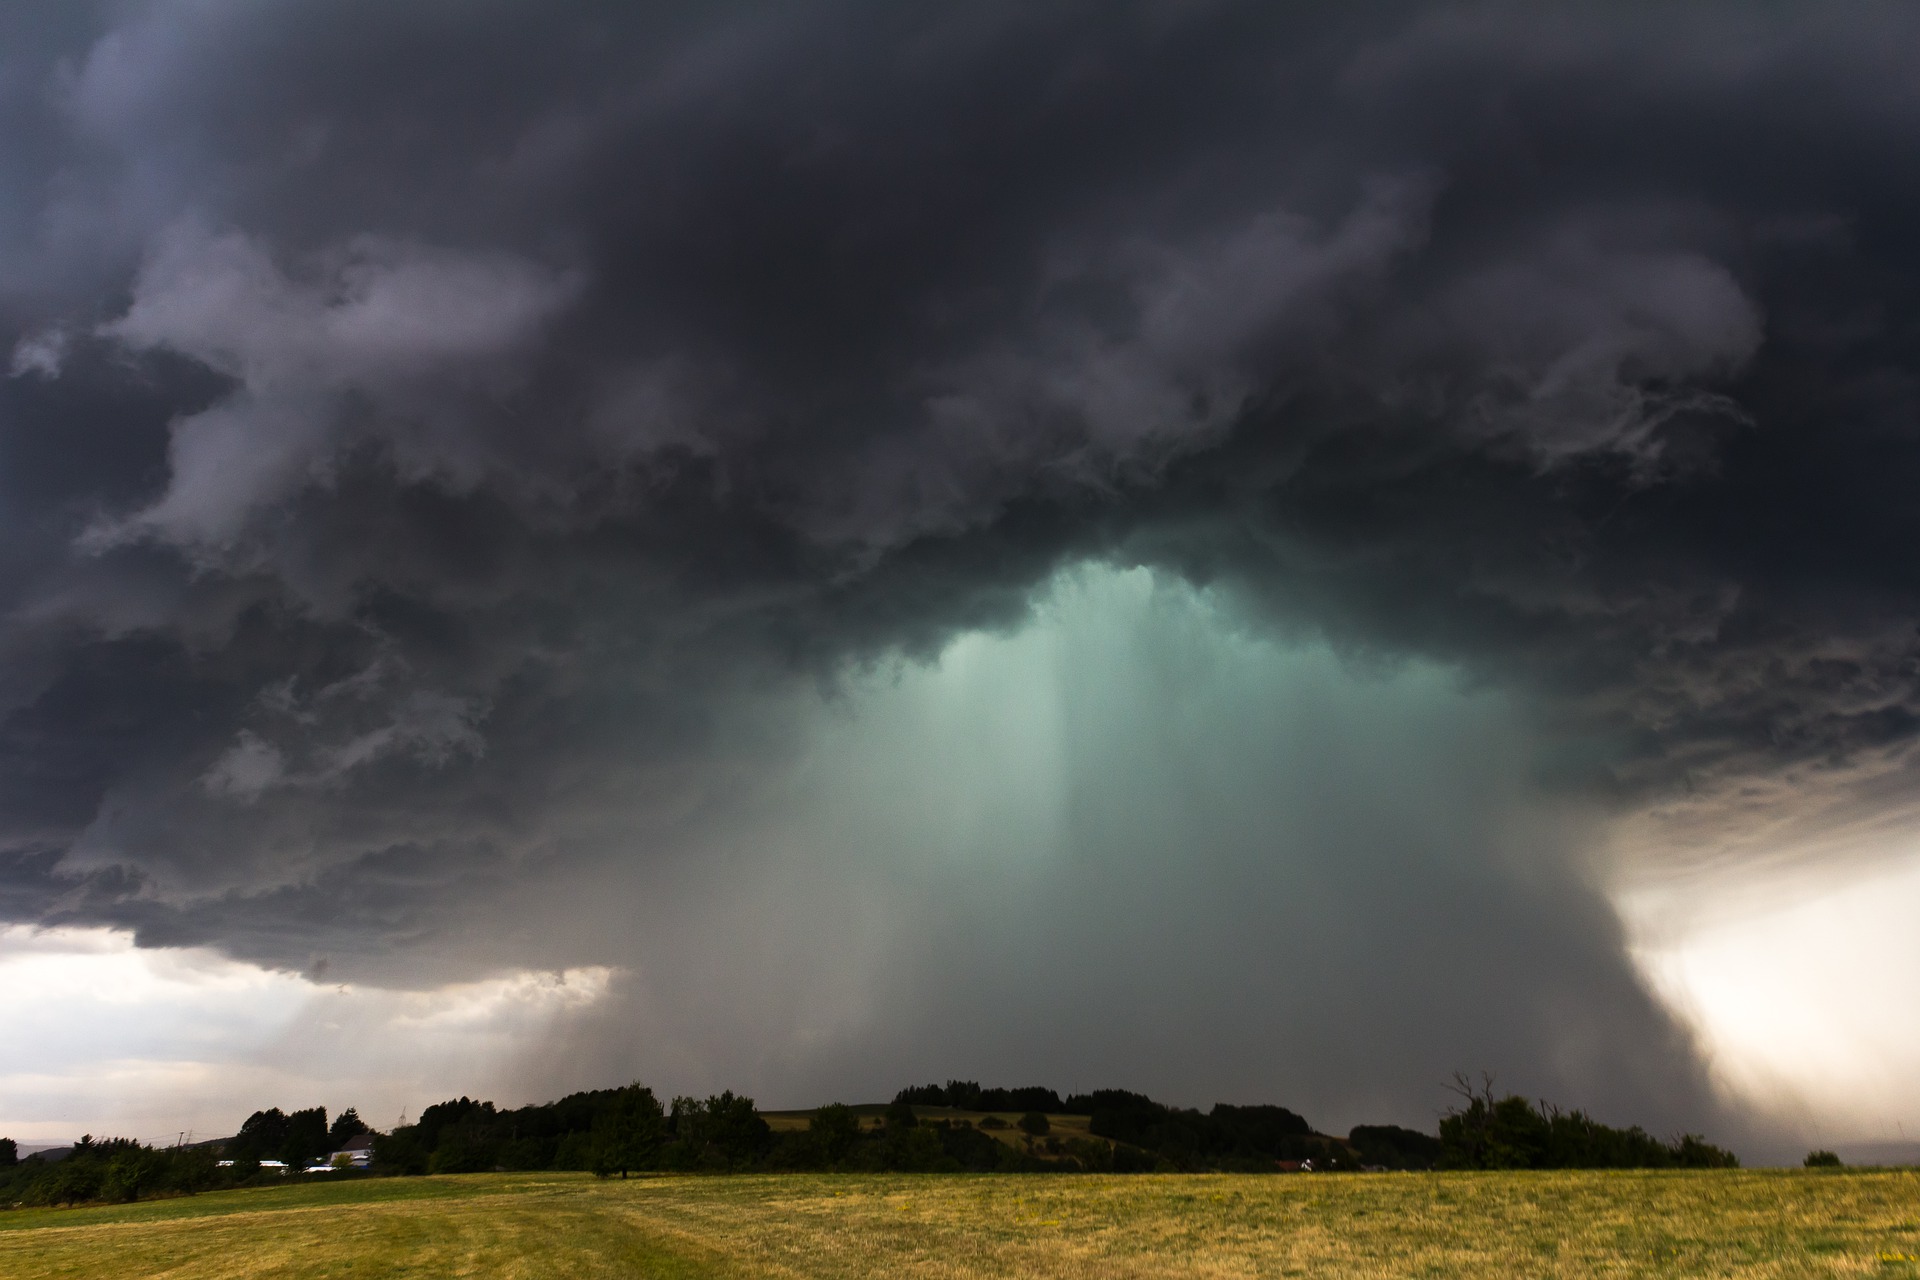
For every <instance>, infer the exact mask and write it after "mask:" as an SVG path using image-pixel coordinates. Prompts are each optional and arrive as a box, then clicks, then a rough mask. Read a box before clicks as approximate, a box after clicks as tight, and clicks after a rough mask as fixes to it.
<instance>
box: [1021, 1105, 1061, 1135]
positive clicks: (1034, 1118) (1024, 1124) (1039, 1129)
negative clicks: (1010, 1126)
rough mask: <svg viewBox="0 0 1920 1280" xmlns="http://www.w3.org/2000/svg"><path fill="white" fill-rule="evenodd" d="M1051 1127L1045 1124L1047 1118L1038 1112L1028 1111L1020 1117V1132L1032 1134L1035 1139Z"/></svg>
mask: <svg viewBox="0 0 1920 1280" xmlns="http://www.w3.org/2000/svg"><path fill="white" fill-rule="evenodd" d="M1052 1127H1053V1126H1052V1125H1051V1124H1049V1123H1047V1118H1046V1117H1045V1116H1043V1115H1041V1114H1040V1113H1039V1112H1038V1111H1029V1112H1027V1114H1025V1115H1023V1116H1021V1117H1020V1128H1021V1130H1022V1131H1023V1132H1026V1133H1030V1134H1032V1135H1033V1136H1034V1137H1036V1138H1037V1137H1039V1136H1040V1135H1041V1134H1043V1133H1045V1132H1046V1131H1047V1130H1048V1129H1051V1128H1052Z"/></svg>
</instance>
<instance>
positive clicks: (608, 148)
mask: <svg viewBox="0 0 1920 1280" xmlns="http://www.w3.org/2000/svg"><path fill="white" fill-rule="evenodd" d="M5 22H6V24H7V27H6V30H5V32H4V34H5V36H6V39H5V41H4V48H5V49H6V51H7V52H6V53H5V54H4V55H0V58H4V65H0V127H4V128H5V130H6V133H7V135H8V136H9V137H12V138H16V139H19V140H20V145H19V146H17V147H15V148H13V149H11V150H10V151H9V154H8V156H7V157H6V158H5V159H4V160H0V185H4V189H5V190H6V192H7V193H8V195H7V197H6V199H5V200H4V202H0V339H3V340H4V341H5V342H6V344H7V348H8V351H9V353H10V357H9V358H10V371H11V377H10V378H8V379H7V380H6V381H5V382H4V384H0V450H3V451H4V453H3V456H0V462H3V463H4V465H0V500H3V501H0V510H3V511H4V514H3V515H0V519H4V521H5V522H6V525H5V527H6V532H7V535H8V536H7V538H6V546H5V549H4V550H3V551H0V593H3V594H4V597H5V600H6V604H7V609H6V618H7V622H6V625H5V630H4V633H0V709H3V710H4V712H5V716H6V718H5V721H4V726H3V727H0V753H3V754H4V758H5V760H6V761H7V768H6V770H5V771H4V775H3V776H0V906H3V907H4V910H5V912H6V914H7V915H8V916H9V917H11V918H15V919H40V920H77V921H98V922H108V923H124V924H128V925H131V926H133V927H136V928H138V929H139V930H140V931H141V936H142V938H143V940H146V941H150V942H156V943H165V942H197V941H209V942H214V943H217V944H218V945H221V946H224V947H227V948H229V949H231V950H233V951H235V952H237V953H239V954H244V955H248V956H251V957H255V958H259V959H263V960H266V961H269V962H273V963H283V964H290V965H296V966H298V965H304V964H306V963H308V961H309V960H310V959H311V957H312V956H314V955H316V954H328V955H333V956H336V957H346V959H344V960H342V961H341V963H344V964H346V965H347V966H348V968H349V971H351V966H352V964H354V963H360V964H363V965H364V966H365V969H364V972H367V973H376V974H384V975H386V976H388V977H391V976H392V975H393V974H395V973H397V972H401V971H403V970H405V969H406V967H407V966H409V965H416V966H435V965H438V966H444V968H445V970H446V971H447V972H455V971H460V970H461V969H462V968H463V967H466V968H471V967H473V966H476V965H480V966H484V965H486V964H493V963H506V962H508V961H509V960H510V959H511V958H512V957H511V955H510V954H508V953H510V952H512V951H513V948H514V946H517V945H520V944H518V943H512V942H511V941H510V940H503V938H504V935H498V934H496V933H491V932H490V931H489V930H487V929H485V928H481V927H479V926H474V925H472V924H471V921H472V920H474V919H478V918H491V917H488V912H489V911H491V910H495V909H498V905H499V904H501V903H510V902H513V901H515V895H517V894H521V893H524V892H525V886H526V885H528V884H529V883H534V882H543V880H550V879H552V878H554V877H560V878H564V876H565V875H566V874H568V873H567V871H566V869H567V868H572V867H578V866H591V865H598V863H597V862H596V859H599V858H603V857H605V856H606V855H605V853H604V850H605V848H606V847H607V844H608V841H609V840H610V839H613V840H615V842H616V843H619V842H625V843H624V844H623V846H622V847H623V849H624V851H625V852H624V853H623V855H622V856H623V857H628V858H631V859H637V860H639V861H641V862H644V863H646V864H647V865H655V864H658V865H660V866H668V867H675V866H679V865H681V864H682V863H683V862H686V861H687V860H689V859H691V858H692V857H693V855H692V854H690V853H688V852H686V850H687V849H689V848H692V847H695V846H699V845H700V844H701V841H702V839H704V837H696V836H695V835H690V834H689V833H690V832H698V831H701V830H704V828H702V827H701V826H700V823H701V822H702V821H707V820H709V819H710V818H711V817H712V815H713V814H716V813H724V811H725V810H726V809H727V807H728V805H729V803H730V799H729V798H730V797H732V796H736V795H737V794H738V787H739V786H740V785H742V783H741V780H742V779H748V778H752V777H754V776H757V773H758V771H760V770H762V769H765V768H771V767H773V765H772V764H771V763H770V762H775V761H779V760H782V759H786V758H788V756H789V755H790V754H791V753H792V752H793V751H796V750H800V749H801V747H800V746H799V745H797V744H802V743H804V742H805V741H807V740H809V737H810V735H811V734H812V733H813V732H814V730H813V729H811V728H809V727H808V725H809V724H810V723H811V721H810V717H811V716H812V714H813V713H811V712H808V713H802V712H798V711H794V710H792V709H791V705H790V703H789V701H788V700H789V699H790V698H792V697H793V696H796V695H794V694H793V692H792V691H793V689H795V688H802V689H804V688H807V687H809V684H810V682H825V684H826V685H828V686H829V687H831V686H832V684H833V682H834V681H835V680H836V679H838V678H840V677H841V676H842V675H844V674H845V673H846V672H847V671H849V670H852V669H856V668H858V667H859V666H860V665H861V664H863V663H869V662H873V661H881V660H884V659H885V658H886V655H888V654H890V653H893V652H896V651H900V652H906V653H909V654H920V655H924V654H928V653H932V652H935V651H937V650H938V649H939V647H940V646H941V645H942V644H943V643H945V641H946V640H947V639H949V638H950V637H952V636H953V635H956V634H958V633H960V632H962V631H964V630H966V629H968V628H973V627H981V626H985V627H1006V626H1010V625H1013V624H1014V623H1016V622H1017V621H1018V620H1019V619H1021V618H1022V617H1024V616H1025V614H1026V610H1027V607H1028V599H1029V593H1030V591H1031V590H1032V589H1033V588H1034V587H1035V586H1036V584H1039V583H1041V582H1043V581H1045V580H1046V579H1047V577H1048V575H1049V574H1051V573H1052V572H1053V571H1054V570H1055V568H1057V567H1058V566H1059V565H1061V564H1063V563H1068V562H1071V561H1073V560H1075V559H1079V558H1083V557H1096V558H1107V559H1110V560H1113V561H1115V562H1117V563H1123V564H1124V563H1138V564H1149V565H1153V566H1157V567H1158V568H1160V569H1161V570H1163V571H1166V572H1174V573H1179V574H1185V575H1187V576H1190V577H1191V578H1193V579H1195V580H1198V581H1219V582H1222V583H1225V584H1228V585H1229V586H1230V587H1231V589H1232V590H1234V591H1237V592H1240V593H1241V594H1242V595H1243V596H1245V597H1246V598H1247V599H1249V600H1251V601H1254V602H1256V605H1257V607H1258V608H1259V609H1260V610H1261V611H1262V614H1261V616H1263V617H1264V618H1265V619H1266V621H1265V623H1263V625H1268V626H1271V627H1273V628H1275V629H1276V633H1288V634H1300V633H1302V632H1310V633H1311V632H1317V633H1320V634H1325V635H1327V636H1329V637H1331V638H1332V639H1333V640H1334V642H1335V643H1336V644H1337V645H1339V646H1340V647H1342V648H1343V649H1344V650H1346V651H1349V652H1355V653H1360V652H1379V653H1387V654H1407V653H1412V654H1426V655H1430V656H1434V657H1437V658H1439V659H1442V660H1444V661H1447V662H1451V663H1457V664H1460V665H1462V666H1464V667H1465V668H1466V669H1467V670H1469V671H1470V672H1472V673H1474V674H1475V676H1476V677H1478V678H1482V679H1487V680H1491V681H1493V682H1496V683H1498V684H1501V685H1503V686H1505V687H1508V688H1511V689H1513V690H1515V691H1516V692H1517V693H1518V694H1519V695H1521V696H1524V697H1526V698H1528V699H1531V700H1533V701H1534V703H1535V704H1536V705H1537V706H1539V707H1541V708H1545V709H1546V710H1545V715H1546V716H1547V717H1548V718H1550V719H1553V720H1554V721H1555V723H1556V724H1557V725H1558V726H1559V730H1558V732H1561V733H1563V734H1564V736H1565V738H1566V739H1567V740H1568V741H1579V742H1584V743H1588V744H1592V743H1594V742H1598V743H1600V744H1601V745H1600V746H1598V747H1593V746H1591V745H1589V747H1588V748H1586V749H1583V750H1582V751H1573V750H1568V751H1565V752H1563V753H1561V754H1560V755H1559V756H1556V757H1555V759H1556V760H1559V761H1561V763H1559V764H1557V765H1556V766H1555V768H1557V769H1558V770H1559V772H1558V773H1557V774H1556V775H1555V776H1554V778H1552V779H1551V780H1550V781H1551V783H1552V785H1553V786H1554V787H1557V788H1559V789H1560V791H1561V792H1562V793H1563V794H1577V795H1581V796H1585V797H1588V798H1591V797H1593V796H1596V795H1601V796H1610V797H1613V798H1615V799H1618V800H1623V801H1625V802H1627V803H1630V804H1636V805H1656V804H1666V803H1676V801H1675V800H1674V798H1675V797H1676V796H1692V797H1693V798H1694V799H1693V800H1692V801H1689V802H1688V803H1694V804H1697V805H1712V804H1719V803H1721V800H1720V799H1716V798H1717V797H1718V798H1724V797H1726V796H1736V797H1737V796H1740V795H1751V794H1753V790H1752V786H1753V784H1754V782H1755V780H1756V779H1759V780H1772V781H1774V782H1778V780H1780V779H1793V780H1795V781H1794V785H1793V786H1792V787H1784V786H1783V787H1782V790H1781V794H1782V796H1783V798H1782V800H1781V804H1782V805H1783V806H1786V807H1789V808H1790V807H1791V804H1792V800H1793V796H1794V795H1795V794H1797V793H1798V792H1799V791H1800V790H1802V789H1806V788H1811V789H1813V790H1815V791H1820V792H1821V793H1822V794H1823V795H1827V796H1829V797H1831V799H1830V800H1829V801H1827V802H1825V803H1828V804H1830V806H1831V808H1830V811H1834V812H1840V813H1842V814H1845V813H1849V812H1851V811H1852V810H1853V809H1856V808H1860V807H1862V806H1865V807H1868V808H1872V809H1874V810H1875V811H1884V810H1886V809H1887V808H1888V806H1895V807H1897V806H1899V805H1900V804H1901V803H1902V800H1901V796H1902V794H1903V789H1902V786H1901V782H1902V780H1903V779H1904V778H1905V776H1906V774H1905V771H1906V769H1907V765H1906V760H1907V757H1908V755H1909V751H1910V744H1911V742H1912V740H1913V735H1914V730H1915V725H1916V721H1915V708H1916V705H1917V702H1916V690H1915V686H1914V681H1915V671H1916V669H1917V668H1916V654H1915V634H1914V624H1913V615H1914V602H1915V588H1916V585H1917V584H1916V581H1915V574H1914V569H1913V558H1912V556H1911V555H1910V554H1909V553H1908V551H1907V550H1906V548H1908V547H1910V546H1911V545H1913V536H1914V534H1915V532H1916V530H1915V529H1914V528H1913V517H1912V515H1911V514H1910V512H1911V511H1912V509H1913V508H1912V504H1911V503H1910V501H1909V500H1908V496H1907V495H1908V494H1910V493H1911V492H1912V484H1913V481H1914V480H1915V479H1917V478H1920V448H1916V437H1915V428H1914V423H1915V409H1916V396H1915V387H1914V385H1913V379H1912V375H1911V373H1910V372H1909V370H1910V368H1911V364H1912V354H1913V353H1912V350H1911V348H1912V345H1913V341H1914V328H1913V315H1914V314H1915V309H1914V305H1913V290H1914V286H1915V281H1916V271H1917V270H1920V263H1917V262H1916V260H1915V257H1914V254H1913V251H1912V249H1911V237H1910V228H1911V226H1912V225H1913V222H1914V215H1915V213H1916V212H1920V190H1916V184H1915V179H1914V177H1913V176H1912V175H1913V174H1914V172H1915V170H1914V169H1913V166H1912V165H1911V164H1910V162H1909V160H1908V157H1910V156H1911V154H1912V149H1913V144H1914V142H1915V133H1916V129H1920V102H1917V101H1916V100H1915V97H1914V94H1913V91H1912V89H1911V87H1910V80H1911V77H1910V76H1909V75H1908V74H1907V68H1906V67H1905V66H1904V65H1902V62H1903V59H1902V58H1901V57H1899V56H1898V55H1897V53H1896V51H1898V50H1902V49H1906V48H1911V47H1912V46H1913V40H1914V37H1915V36H1916V35H1920V31H1916V30H1915V25H1916V23H1915V19H1914V18H1913V17H1912V15H1911V14H1910V13H1908V12H1906V11H1905V10H1903V9H1900V8H1898V7H1894V6H1885V7H1879V6H1871V5H1866V6H1856V7H1851V8H1848V9H1847V10H1845V11H1842V12H1836V11H1832V10H1825V9H1817V8H1815V7H1812V6H1807V7H1787V8H1780V7H1776V8H1774V9H1772V10H1769V11H1767V13H1766V14H1764V15H1762V14H1758V13H1756V12H1754V11H1752V10H1750V9H1749V8H1747V7H1743V6H1725V7H1712V6H1705V7H1699V8H1695V9H1691V10H1689V11H1688V12H1687V13H1686V14H1685V15H1684V16H1677V15H1672V14H1660V13H1657V12H1655V11H1651V10H1647V11H1639V10H1634V11H1622V10H1620V9H1618V8H1617V7H1612V6H1568V7H1563V8H1560V9H1557V10H1555V11H1553V12H1551V13H1542V12H1539V11H1538V10H1537V9H1534V8H1522V7H1507V6H1425V7H1400V6H1390V5H1382V6H1359V7H1349V8H1348V9H1345V10H1342V11H1341V12H1340V13H1339V14H1338V15H1335V14H1332V13H1331V12H1329V11H1327V10H1325V9H1324V8H1322V9H1314V8H1311V7H1309V8H1306V9H1287V8H1276V7H1274V6H1264V5H1236V4H1225V3H1222V4H1211V5H1201V6H1192V7H1170V6H1160V5H1151V4H1148V5H1140V6H1134V7H1130V8H1126V9H1119V10H1116V9H1114V8H1112V7H1111V6H1075V5H1062V6H1053V7H1045V8H1040V9H1036V8H1034V7H1033V6H1030V5H1019V6H984V7H983V6H978V5H970V6H966V7H965V8H964V9H958V8H952V7H948V8H944V9H943V8H934V7H902V6H897V5H888V6H863V5H855V4H841V5H816V6H804V7H795V6H790V5H780V6H751V5H736V6H710V5H707V6H685V7H679V8H673V7H655V8H651V9H647V10H644V11H640V10H636V9H635V8H634V7H633V6H626V5H607V6H592V5H584V4H583V5H574V6H567V7H565V8H564V9H563V11H562V12H559V13H557V14H556V13H555V12H554V11H553V10H552V9H551V7H548V8H541V9H536V8H534V7H531V6H519V5H510V4H494V5H486V6H481V7H479V8H473V7H463V8H461V10H460V11H459V12H457V13H456V12H454V11H453V10H452V9H449V8H447V7H444V6H439V5H433V4H416V5H393V4H328V5H304V4H295V3H283V4H278V5H268V6H251V7H240V6H221V5H184V4H137V5H114V6H103V7H99V8H94V9H90V10H89V9H83V8H81V7H80V6H72V7H70V8H69V9H66V10H63V11H62V12H61V13H60V14H59V15H58V16H57V17H54V16H48V15H37V16H35V15H27V16H22V15H15V16H12V17H9V18H7V19H5ZM1689 788H1690V789H1691V790H1688V789H1689ZM1727 803H1732V802H1731V801H1728V802H1727ZM1683 807H1684V806H1683ZM1721 811H1723V810H1715V812H1721ZM1696 825H1697V826H1698V828H1699V829H1701V830H1706V831H1709V832H1710V831H1711V830H1712V829H1713V824H1712V823H1711V822H1706V823H1701V824H1696ZM1694 829H1695V828H1694V827H1689V826H1688V825H1687V824H1686V823H1685V822H1680V823H1679V824H1678V825H1676V826H1675V827H1674V828H1673V830H1675V831H1689V830H1694ZM610 831H617V832H620V833H622V834H620V835H619V836H618V837H617V838H616V837H612V836H609V834H608V833H609V832H610ZM1695 843H1696V844H1698V845H1700V846H1702V847H1703V848H1705V847H1706V846H1710V845H1712V844H1713V838H1712V837H1711V836H1710V835H1702V836H1699V837H1698V838H1697V840H1696V841H1695ZM1708 852H1711V850H1708ZM1143 856H1144V855H1143ZM1460 856H1461V857H1462V858H1465V857H1466V856H1467V855H1465V854H1461V855H1460ZM874 857H875V858H876V859H879V858H882V857H883V854H882V852H880V851H876V852H875V853H874ZM1486 865H1491V864H1490V863H1489V864H1486ZM663 874H664V873H663ZM675 874H678V872H676V873H675ZM688 874H691V873H688ZM1475 874H1479V872H1475ZM1487 874H1489V875H1491V874H1492V872H1490V871H1489V872H1487ZM1350 891H1351V892H1352V893H1354V894H1360V893H1361V892H1362V887H1361V886H1358V885H1356V886H1351V887H1350ZM636 892H638V890H636ZM1554 893H1555V894H1560V893H1561V890H1558V889H1556V890H1555V891H1554ZM1566 893H1567V894H1569V895H1572V894H1573V890H1572V889H1570V888H1569V889H1566ZM1549 896H1553V895H1549ZM1575 897H1577V895H1574V896H1573V897H1568V898H1567V899H1566V901H1568V902H1573V901H1574V898H1575ZM476 904H494V905H493V906H492V907H485V908H484V909H483V907H482V906H478V905H476ZM1566 909H1567V910H1569V911H1578V910H1584V909H1585V908H1584V907H1577V906H1567V907H1566ZM1088 927H1089V928H1090V927H1091V925H1089V926H1088ZM1249 927H1251V926H1249ZM1603 934H1604V930H1600V932H1598V933H1595V934H1593V935H1592V937H1593V938H1594V939H1597V941H1595V942H1594V943H1593V953H1592V955H1587V954H1586V953H1582V954H1583V958H1582V959H1581V961H1580V964H1582V965H1588V964H1589V961H1591V965H1601V966H1602V967H1604V965H1603V963H1602V959H1596V958H1594V957H1596V956H1599V955H1600V953H1601V952H1604V951H1605V949H1606V947H1607V946H1611V945H1613V943H1611V942H1609V941H1608V940H1607V939H1606V938H1604V937H1603V936H1602V935H1603ZM1409 945H1412V944H1409ZM1539 945H1541V946H1542V947H1544V946H1546V945H1547V944H1546V943H1545V942H1541V943H1540V944H1539ZM1583 945H1584V944H1583ZM525 949H527V950H528V953H529V954H531V952H533V951H541V950H542V946H535V945H531V944H529V945H528V947H527V948H525ZM356 956H357V957H360V959H359V960H358V961H355V960H353V959H352V958H353V957H356ZM547 958H551V959H555V960H564V959H565V957H560V956H553V957H547ZM1615 960H1617V956H1616V957H1615ZM436 971H437V970H436ZM1586 971H1592V972H1598V970H1597V969H1592V968H1591V966H1590V967H1589V970H1586ZM1615 977H1617V974H1616V975H1615ZM1615 977H1606V978H1605V979H1604V981H1606V982H1612V981H1614V980H1615ZM1596 981H1599V979H1596ZM1634 1016H1639V1015H1634ZM983 1069H984V1068H983Z"/></svg>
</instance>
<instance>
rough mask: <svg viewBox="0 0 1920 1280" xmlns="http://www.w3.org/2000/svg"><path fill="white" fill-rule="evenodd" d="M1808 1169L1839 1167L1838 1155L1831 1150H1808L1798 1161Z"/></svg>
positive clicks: (1840, 1166)
mask: <svg viewBox="0 0 1920 1280" xmlns="http://www.w3.org/2000/svg"><path fill="white" fill-rule="evenodd" d="M1800 1163H1801V1164H1803V1165H1805V1166H1806V1167H1807V1168H1809V1169H1841V1168H1845V1166H1844V1165H1842V1164H1841V1163H1840V1157H1839V1156H1837V1155H1835V1154H1834V1153H1833V1152H1831V1151H1809V1152H1807V1158H1806V1159H1805V1160H1802V1161H1801V1162H1800Z"/></svg>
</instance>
